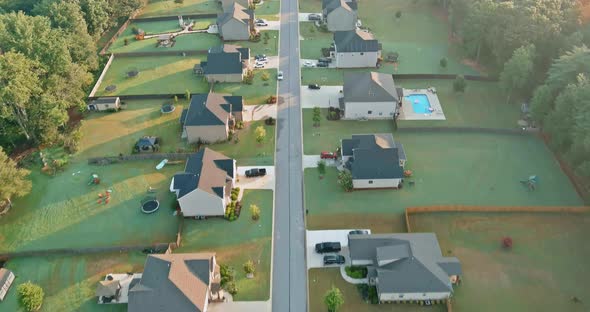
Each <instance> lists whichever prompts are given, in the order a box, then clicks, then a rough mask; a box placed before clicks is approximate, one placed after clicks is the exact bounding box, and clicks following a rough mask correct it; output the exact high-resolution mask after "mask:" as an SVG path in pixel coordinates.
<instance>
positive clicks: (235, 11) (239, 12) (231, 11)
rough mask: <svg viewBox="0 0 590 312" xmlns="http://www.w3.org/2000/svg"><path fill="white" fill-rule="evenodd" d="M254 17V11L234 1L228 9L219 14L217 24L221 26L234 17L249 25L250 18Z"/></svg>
mask: <svg viewBox="0 0 590 312" xmlns="http://www.w3.org/2000/svg"><path fill="white" fill-rule="evenodd" d="M253 18H254V12H253V11H252V10H249V9H247V8H244V7H243V6H242V5H241V4H239V3H237V2H234V3H233V4H232V5H231V6H230V7H229V8H228V10H227V11H225V12H223V13H220V14H218V15H217V25H219V26H220V27H221V26H222V25H223V24H225V23H227V22H229V21H230V20H232V19H235V20H237V21H240V22H242V23H243V24H245V25H248V23H249V20H251V19H253Z"/></svg>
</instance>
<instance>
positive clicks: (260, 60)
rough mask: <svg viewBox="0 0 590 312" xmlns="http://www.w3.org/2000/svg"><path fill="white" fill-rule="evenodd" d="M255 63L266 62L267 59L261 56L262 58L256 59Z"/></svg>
mask: <svg viewBox="0 0 590 312" xmlns="http://www.w3.org/2000/svg"><path fill="white" fill-rule="evenodd" d="M256 64H263V65H264V64H268V59H266V58H263V59H257V60H256Z"/></svg>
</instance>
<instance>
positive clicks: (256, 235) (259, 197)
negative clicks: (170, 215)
mask: <svg viewBox="0 0 590 312" xmlns="http://www.w3.org/2000/svg"><path fill="white" fill-rule="evenodd" d="M251 204H256V205H258V207H260V210H261V214H260V220H258V221H252V219H251V214H250V210H249V207H250V205H251ZM242 207H243V208H242V212H241V214H240V217H239V218H238V219H237V220H236V221H234V222H229V221H227V220H224V219H209V220H205V221H196V220H189V219H186V220H185V222H184V230H183V240H182V247H181V248H179V249H177V250H176V252H202V251H215V252H217V261H218V263H221V264H223V263H225V264H229V265H230V266H232V267H233V268H234V269H235V271H236V285H237V287H238V291H239V292H238V294H237V295H236V296H234V299H236V300H240V301H249V300H268V299H269V297H270V260H271V239H272V237H271V235H272V216H273V213H272V209H273V196H272V191H270V190H245V191H244V196H243V198H242ZM248 260H253V261H254V263H255V265H256V272H255V274H254V278H253V279H247V278H246V276H245V273H244V271H243V269H242V266H243V265H244V263H245V262H246V261H248Z"/></svg>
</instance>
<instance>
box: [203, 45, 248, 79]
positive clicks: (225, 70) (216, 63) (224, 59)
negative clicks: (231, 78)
mask: <svg viewBox="0 0 590 312" xmlns="http://www.w3.org/2000/svg"><path fill="white" fill-rule="evenodd" d="M249 57H250V49H248V48H241V47H238V46H235V45H224V46H219V47H215V48H211V49H209V53H208V54H207V61H206V62H201V68H202V69H203V73H204V74H205V75H213V74H241V73H242V71H243V68H244V62H243V61H244V60H247V59H248V58H249Z"/></svg>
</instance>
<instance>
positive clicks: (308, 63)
mask: <svg viewBox="0 0 590 312" xmlns="http://www.w3.org/2000/svg"><path fill="white" fill-rule="evenodd" d="M314 66H315V65H314V64H313V63H312V62H311V61H304V62H303V67H314Z"/></svg>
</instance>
